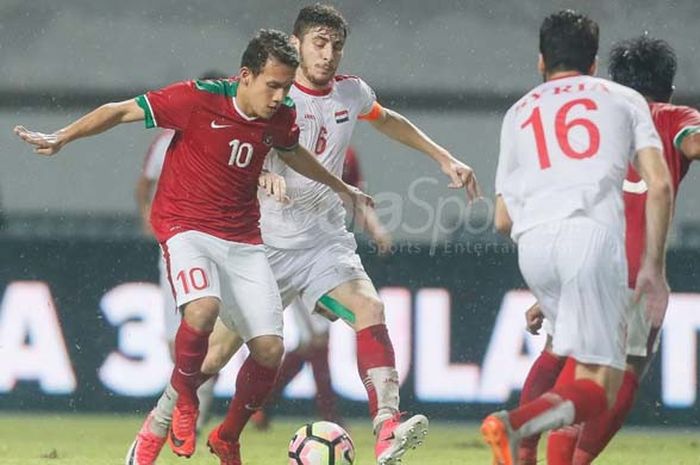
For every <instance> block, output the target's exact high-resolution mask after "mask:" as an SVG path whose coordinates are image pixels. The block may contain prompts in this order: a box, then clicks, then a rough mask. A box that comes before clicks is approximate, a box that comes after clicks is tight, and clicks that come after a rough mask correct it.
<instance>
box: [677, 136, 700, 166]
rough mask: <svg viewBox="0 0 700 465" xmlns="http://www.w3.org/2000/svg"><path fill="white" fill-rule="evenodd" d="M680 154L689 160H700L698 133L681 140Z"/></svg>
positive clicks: (699, 137)
mask: <svg viewBox="0 0 700 465" xmlns="http://www.w3.org/2000/svg"><path fill="white" fill-rule="evenodd" d="M681 152H683V155H685V156H686V157H687V158H688V159H689V160H700V132H696V133H694V134H691V135H689V136H686V137H685V138H684V139H683V142H682V143H681Z"/></svg>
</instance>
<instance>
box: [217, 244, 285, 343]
mask: <svg viewBox="0 0 700 465" xmlns="http://www.w3.org/2000/svg"><path fill="white" fill-rule="evenodd" d="M229 255H230V256H229V259H228V260H227V263H226V266H225V279H222V283H225V284H224V285H223V289H222V294H223V300H224V305H223V308H222V311H221V315H220V317H221V320H222V321H223V322H224V324H226V326H228V327H229V328H230V329H232V330H234V331H236V332H237V333H238V334H239V335H240V336H241V338H242V339H243V341H245V342H246V343H248V341H250V340H251V339H253V338H256V337H260V336H276V337H278V338H280V339H281V338H282V326H283V322H282V302H281V300H280V295H279V291H278V288H277V282H276V281H275V277H274V276H273V274H272V270H271V269H270V265H269V264H268V262H267V257H266V256H265V250H264V248H263V246H252V245H247V244H237V245H236V246H235V247H232V249H231V251H230V254H229Z"/></svg>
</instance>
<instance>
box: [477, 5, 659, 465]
mask: <svg viewBox="0 0 700 465" xmlns="http://www.w3.org/2000/svg"><path fill="white" fill-rule="evenodd" d="M597 50H598V26H597V24H596V23H595V22H594V21H592V20H591V19H589V18H587V17H586V16H584V15H581V14H578V13H576V12H574V11H571V10H565V11H560V12H558V13H554V14H552V15H550V16H548V17H547V18H545V20H544V21H543V23H542V26H541V28H540V53H541V55H540V60H539V68H540V71H541V72H542V75H543V77H544V80H545V82H544V83H543V84H541V85H539V86H537V87H536V88H535V89H533V90H532V91H530V92H528V93H527V94H526V95H525V96H524V97H523V98H521V99H520V100H519V101H518V102H517V103H516V104H514V105H513V106H512V107H511V108H510V109H509V110H508V112H507V113H506V115H505V117H504V120H503V128H502V131H501V144H500V155H499V160H498V169H497V174H496V193H497V195H498V197H497V199H496V213H495V222H496V227H497V228H498V230H499V231H500V232H508V233H510V235H511V237H512V238H513V239H514V241H515V242H516V243H517V244H518V262H519V265H520V269H521V271H522V274H523V277H524V278H525V281H526V282H527V283H528V286H529V287H530V289H531V290H532V292H533V294H535V296H536V297H537V299H538V301H539V303H540V305H541V307H542V312H543V313H544V315H545V316H546V317H547V318H548V319H549V320H550V321H551V322H552V352H553V353H554V354H556V355H557V356H560V357H570V358H571V359H572V362H573V363H572V364H571V366H572V375H571V376H570V377H567V378H563V379H562V381H561V382H560V383H557V384H556V385H555V386H554V387H553V388H552V389H549V390H547V391H546V392H543V393H538V394H541V395H538V396H537V397H535V398H534V399H533V398H531V399H528V400H529V401H528V402H524V403H522V404H521V405H520V406H519V407H518V408H516V409H513V410H509V411H500V412H495V413H493V414H491V415H489V416H488V417H486V419H485V420H484V422H483V423H482V426H481V432H482V435H483V436H484V439H485V441H486V443H487V444H489V445H490V446H491V449H492V453H493V463H494V464H499V465H513V464H518V463H520V462H521V461H520V460H519V457H518V454H519V451H518V449H519V447H518V446H519V443H520V441H521V440H522V439H523V438H527V437H529V436H531V435H533V434H539V433H541V432H543V431H546V430H552V429H556V428H561V427H563V426H566V425H571V424H576V423H581V422H585V421H588V420H592V419H594V418H596V417H597V416H598V415H600V414H601V413H603V412H604V411H605V410H606V409H608V408H610V407H612V405H614V403H615V399H616V396H617V392H618V389H619V387H620V385H621V383H622V378H623V373H624V368H625V353H624V343H625V326H626V325H625V320H626V312H627V308H628V307H629V305H628V304H629V290H628V288H627V269H626V258H625V248H624V226H625V223H624V209H623V201H622V196H623V192H622V184H623V181H624V178H625V174H626V171H627V168H628V166H629V165H630V163H634V164H635V166H636V167H637V168H638V170H639V173H640V175H641V176H642V178H643V179H644V181H645V183H646V185H647V188H648V195H647V198H646V201H645V208H646V211H647V215H646V229H647V241H646V244H645V249H646V250H645V255H644V259H643V260H642V265H641V267H640V271H639V273H638V279H637V283H636V289H635V293H636V294H637V295H638V296H641V295H643V296H644V297H645V298H646V311H647V313H648V316H649V319H650V323H651V325H652V326H653V327H658V326H659V325H660V323H661V320H662V318H663V315H664V313H665V311H666V306H667V304H668V286H667V284H666V279H665V272H664V251H665V245H666V236H667V231H668V223H669V221H670V216H671V205H672V187H671V180H670V176H669V173H668V168H667V167H666V166H665V163H664V161H663V156H662V154H661V148H662V144H661V141H660V140H659V136H658V133H657V131H656V129H655V128H654V124H653V121H652V117H651V113H650V111H649V108H648V105H647V103H646V101H645V100H644V98H643V97H642V95H641V94H639V93H637V92H636V91H634V90H632V89H630V88H628V87H625V86H622V85H620V84H617V83H615V82H611V81H608V80H605V79H600V78H596V77H594V76H593V75H594V74H595V71H596V54H597ZM560 379H561V378H560ZM533 397H534V396H533Z"/></svg>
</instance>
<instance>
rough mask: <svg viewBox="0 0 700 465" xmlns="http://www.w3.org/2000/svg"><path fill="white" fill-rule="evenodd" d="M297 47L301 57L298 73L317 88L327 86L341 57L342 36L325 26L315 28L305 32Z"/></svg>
mask: <svg viewBox="0 0 700 465" xmlns="http://www.w3.org/2000/svg"><path fill="white" fill-rule="evenodd" d="M297 45H298V47H299V55H300V57H301V64H300V65H299V69H300V72H301V73H303V74H304V77H305V78H306V79H307V80H308V81H309V82H311V83H313V84H315V85H317V86H321V87H325V86H326V85H328V83H329V82H330V80H331V79H333V76H335V73H336V71H337V70H338V66H339V65H340V59H341V58H342V57H343V47H344V46H345V38H344V37H343V34H342V33H341V32H340V31H337V30H335V29H332V28H329V27H326V26H316V27H312V28H310V29H309V30H308V31H306V33H305V34H304V36H303V37H302V38H301V40H300V41H298V42H297Z"/></svg>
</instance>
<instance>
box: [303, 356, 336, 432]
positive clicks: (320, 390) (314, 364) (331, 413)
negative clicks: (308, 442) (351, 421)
mask: <svg viewBox="0 0 700 465" xmlns="http://www.w3.org/2000/svg"><path fill="white" fill-rule="evenodd" d="M309 361H310V362H311V368H312V369H313V372H314V380H315V381H316V406H317V407H318V411H319V413H320V415H321V418H323V419H324V420H326V421H333V422H336V423H337V422H338V420H339V416H338V411H337V409H336V406H335V392H333V386H332V384H331V369H330V367H329V366H328V346H327V345H324V346H323V347H319V348H317V349H314V350H313V351H312V352H311V354H310V355H309Z"/></svg>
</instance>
